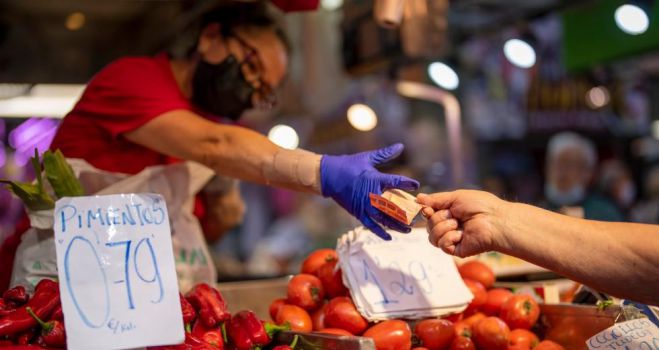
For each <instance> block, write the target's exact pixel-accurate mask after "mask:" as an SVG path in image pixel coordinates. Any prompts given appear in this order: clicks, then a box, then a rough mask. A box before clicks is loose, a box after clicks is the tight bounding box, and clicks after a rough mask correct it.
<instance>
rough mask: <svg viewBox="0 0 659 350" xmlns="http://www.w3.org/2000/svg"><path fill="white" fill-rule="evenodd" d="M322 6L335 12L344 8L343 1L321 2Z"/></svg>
mask: <svg viewBox="0 0 659 350" xmlns="http://www.w3.org/2000/svg"><path fill="white" fill-rule="evenodd" d="M320 6H322V7H323V8H324V9H325V10H328V11H334V10H337V9H338V8H339V7H341V6H343V0H321V1H320Z"/></svg>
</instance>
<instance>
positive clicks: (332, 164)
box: [320, 143, 419, 240]
mask: <svg viewBox="0 0 659 350" xmlns="http://www.w3.org/2000/svg"><path fill="white" fill-rule="evenodd" d="M403 148H404V147H403V145H402V144H400V143H397V144H394V145H391V146H389V147H385V148H381V149H379V150H376V151H368V152H362V153H357V154H351V155H343V156H329V155H324V156H323V158H322V159H321V161H320V181H321V190H322V193H323V196H325V197H331V198H332V199H334V201H336V202H337V203H338V204H339V205H340V206H342V207H343V208H344V209H345V210H347V211H348V212H349V213H350V214H352V215H354V216H355V217H356V218H357V219H359V221H361V222H362V224H363V225H364V226H365V227H366V228H368V229H369V230H371V231H373V232H374V233H375V234H376V235H378V236H380V237H381V238H382V239H384V240H391V235H389V234H388V233H386V232H385V231H384V229H382V227H380V225H378V224H377V222H380V223H381V224H382V225H384V226H386V227H388V228H391V229H393V230H396V231H400V232H406V233H407V232H409V231H410V228H409V227H408V226H407V225H405V224H403V223H400V222H398V221H396V220H395V219H393V218H391V217H389V216H387V215H386V214H384V213H383V212H381V211H379V210H378V209H376V208H374V207H373V206H371V201H370V199H369V196H368V194H369V193H375V194H382V191H384V190H386V189H390V188H398V189H401V190H406V191H414V190H416V189H417V188H419V183H418V182H417V181H416V180H412V179H410V178H408V177H405V176H400V175H392V174H384V173H381V172H379V171H378V170H377V169H375V166H376V165H381V164H385V163H387V162H389V161H391V160H392V159H394V158H396V157H398V156H399V155H400V154H401V153H402V152H403ZM376 221H377V222H376Z"/></svg>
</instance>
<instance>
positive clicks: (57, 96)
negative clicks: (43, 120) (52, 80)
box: [0, 84, 85, 118]
mask: <svg viewBox="0 0 659 350" xmlns="http://www.w3.org/2000/svg"><path fill="white" fill-rule="evenodd" d="M84 89H85V85H77V84H70V85H67V84H62V85H57V84H37V85H35V86H33V87H32V88H31V89H29V92H27V94H24V95H21V96H16V97H13V98H8V99H4V100H2V99H0V117H20V118H23V117H51V118H62V117H64V116H65V115H66V114H67V113H68V112H69V111H70V110H71V109H73V106H74V105H75V103H76V101H78V99H79V98H80V95H82V92H83V91H84Z"/></svg>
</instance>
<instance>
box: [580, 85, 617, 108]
mask: <svg viewBox="0 0 659 350" xmlns="http://www.w3.org/2000/svg"><path fill="white" fill-rule="evenodd" d="M610 99H611V96H610V94H609V90H608V89H607V88H605V87H604V86H596V87H594V88H592V89H590V90H588V92H587V93H586V104H588V107H590V108H592V109H598V108H602V107H604V106H606V105H607V104H608V103H609V101H610Z"/></svg>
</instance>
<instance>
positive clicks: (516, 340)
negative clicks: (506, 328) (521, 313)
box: [508, 328, 540, 349]
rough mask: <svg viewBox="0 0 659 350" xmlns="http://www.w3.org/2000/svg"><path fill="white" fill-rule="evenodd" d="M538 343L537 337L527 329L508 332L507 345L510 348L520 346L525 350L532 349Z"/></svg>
mask: <svg viewBox="0 0 659 350" xmlns="http://www.w3.org/2000/svg"><path fill="white" fill-rule="evenodd" d="M539 342H540V339H538V336H537V335H535V333H533V332H531V331H529V330H527V329H521V328H517V329H513V330H512V331H510V336H508V344H510V345H511V346H517V345H520V346H523V347H526V348H527V349H533V348H534V347H535V346H536V345H538V343H539Z"/></svg>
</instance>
